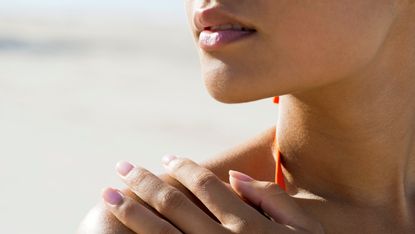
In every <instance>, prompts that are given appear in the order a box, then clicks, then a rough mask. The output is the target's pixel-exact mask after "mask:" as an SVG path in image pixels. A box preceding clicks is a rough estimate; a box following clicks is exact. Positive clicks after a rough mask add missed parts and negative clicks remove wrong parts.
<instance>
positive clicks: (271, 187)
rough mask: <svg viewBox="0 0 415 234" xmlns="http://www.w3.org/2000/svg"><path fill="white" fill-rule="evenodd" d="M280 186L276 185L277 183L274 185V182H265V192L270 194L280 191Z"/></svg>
mask: <svg viewBox="0 0 415 234" xmlns="http://www.w3.org/2000/svg"><path fill="white" fill-rule="evenodd" d="M278 189H279V188H278V186H277V185H276V184H275V183H272V182H265V184H264V191H265V192H266V193H268V192H275V191H278Z"/></svg>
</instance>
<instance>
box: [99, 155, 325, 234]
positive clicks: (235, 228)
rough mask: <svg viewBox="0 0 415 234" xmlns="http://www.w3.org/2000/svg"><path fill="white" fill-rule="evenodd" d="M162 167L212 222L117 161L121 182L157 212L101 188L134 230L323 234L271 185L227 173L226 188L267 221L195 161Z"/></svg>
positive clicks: (154, 179)
mask: <svg viewBox="0 0 415 234" xmlns="http://www.w3.org/2000/svg"><path fill="white" fill-rule="evenodd" d="M165 167H166V169H167V171H168V173H169V174H170V176H172V177H174V178H175V179H177V180H178V181H179V182H180V183H182V184H183V185H184V186H185V187H187V188H188V189H189V190H190V191H191V192H192V193H193V194H194V195H196V197H198V198H199V199H200V201H201V202H202V203H203V204H204V205H205V206H206V207H207V208H208V209H209V210H210V211H211V212H212V213H213V214H214V215H215V217H216V218H217V219H218V222H216V221H215V220H214V219H212V218H210V217H209V216H208V215H207V214H206V213H204V212H203V211H202V210H201V209H200V208H198V207H197V206H196V205H194V203H192V202H191V201H190V200H188V199H187V197H186V196H184V195H183V194H182V193H181V192H180V191H179V190H177V189H175V188H174V187H172V186H170V185H167V184H165V183H164V182H163V181H161V180H160V179H159V178H158V177H156V176H155V175H153V174H152V173H150V172H149V171H147V170H145V169H143V168H139V167H134V166H133V165H131V164H128V163H122V164H119V166H118V171H119V174H120V176H121V178H122V179H123V181H124V182H125V183H126V184H127V185H128V186H129V187H130V189H131V190H132V191H133V192H134V193H135V194H136V195H137V196H139V197H140V198H141V199H142V200H144V201H145V202H146V203H147V204H149V205H150V206H152V207H153V208H154V209H156V210H157V211H158V212H159V213H160V214H161V215H162V216H163V218H162V217H159V216H157V215H156V214H155V213H153V212H151V211H150V210H149V209H147V208H145V207H144V206H143V205H141V204H139V203H137V202H135V201H134V200H132V199H130V198H129V197H127V196H124V195H123V194H122V193H121V192H120V191H118V190H114V189H107V190H106V191H105V192H104V194H103V196H104V200H105V201H106V202H107V205H108V208H109V209H110V210H111V212H112V213H113V214H114V215H115V216H116V217H117V218H118V219H119V220H120V221H121V222H122V223H124V224H125V225H126V226H127V227H129V228H130V229H131V230H133V231H134V232H136V233H142V234H147V233H182V232H184V233H323V231H322V228H321V225H320V224H319V223H318V222H316V221H314V220H312V219H311V218H310V217H308V216H307V215H306V214H305V212H304V211H303V210H301V208H300V207H299V206H298V205H297V204H296V203H295V202H294V200H292V199H291V197H289V196H288V195H287V194H286V193H285V192H284V191H282V190H281V189H279V188H278V186H277V185H275V184H272V183H270V182H259V181H254V180H253V179H251V178H249V177H247V176H246V175H243V174H240V173H237V172H231V173H230V175H231V178H230V182H231V186H232V188H233V189H234V190H235V191H236V192H237V193H238V194H239V195H240V196H241V197H242V198H244V199H247V200H248V201H250V202H252V203H253V204H254V205H257V206H259V207H260V208H261V209H262V210H263V211H264V212H266V213H267V214H268V215H269V216H270V217H271V218H272V219H273V220H269V219H267V218H266V217H265V216H263V215H262V214H261V213H259V212H258V211H257V210H256V209H254V208H253V207H251V206H249V205H248V204H246V203H245V202H243V201H242V200H241V199H240V197H238V195H237V194H235V192H233V191H232V190H230V189H229V188H228V187H227V186H226V184H225V183H223V182H222V181H220V180H219V179H218V178H217V177H216V176H215V175H214V174H213V173H212V172H211V171H209V170H207V169H205V168H203V167H200V166H199V165H197V164H196V163H194V162H192V161H190V160H187V159H182V158H176V157H169V158H167V160H165Z"/></svg>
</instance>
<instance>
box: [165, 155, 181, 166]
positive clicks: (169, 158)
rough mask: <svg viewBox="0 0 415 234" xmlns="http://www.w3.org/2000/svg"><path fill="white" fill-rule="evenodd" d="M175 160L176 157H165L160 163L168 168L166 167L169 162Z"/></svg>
mask: <svg viewBox="0 0 415 234" xmlns="http://www.w3.org/2000/svg"><path fill="white" fill-rule="evenodd" d="M176 158H177V157H176V156H174V155H165V156H164V157H163V159H162V160H161V161H162V163H163V164H164V165H166V166H168V165H169V163H170V162H171V161H173V160H175V159H176Z"/></svg>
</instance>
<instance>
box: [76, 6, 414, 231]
mask: <svg viewBox="0 0 415 234" xmlns="http://www.w3.org/2000/svg"><path fill="white" fill-rule="evenodd" d="M185 2H186V9H187V14H188V18H189V24H190V27H191V30H192V32H193V35H194V38H195V41H196V42H197V41H198V37H199V33H200V31H198V29H197V27H196V25H195V22H194V16H195V14H198V13H200V12H201V11H203V10H206V9H210V8H218V9H221V11H222V12H226V14H228V15H232V16H233V17H235V18H237V19H238V20H239V21H241V23H244V24H245V26H249V28H253V29H255V30H256V32H255V34H253V35H252V36H250V37H249V38H245V39H243V40H239V41H236V42H233V43H230V44H227V45H224V46H221V47H220V48H218V49H215V50H205V49H203V48H200V47H198V52H199V55H200V61H201V67H202V75H203V79H204V81H205V84H206V88H207V89H208V91H209V92H210V94H211V95H212V97H214V98H215V99H217V100H218V101H220V102H224V103H243V102H249V101H255V100H260V99H264V98H269V97H273V96H281V98H280V104H279V116H278V122H277V127H276V137H277V141H278V145H279V148H280V151H281V153H282V155H283V173H284V177H285V179H286V184H287V193H288V195H289V196H286V197H284V199H283V200H285V202H283V201H282V200H281V197H280V196H279V195H275V194H272V193H275V191H277V188H276V187H272V188H273V189H271V190H268V191H265V190H264V189H263V188H270V186H269V185H272V186H275V184H271V183H270V184H265V185H264V186H263V187H262V190H261V189H260V188H259V189H253V187H250V189H248V190H245V192H247V191H251V193H252V194H253V195H252V194H251V195H252V197H251V198H252V199H248V200H250V201H251V202H252V201H253V200H255V199H257V201H258V200H261V199H265V200H266V198H273V199H268V203H267V204H268V207H265V208H266V209H264V210H267V209H268V211H269V212H268V213H272V212H275V213H278V215H281V217H282V218H283V219H284V220H285V221H286V222H288V223H290V222H292V223H293V224H294V227H295V226H296V225H298V227H299V229H297V230H295V232H290V231H288V230H287V229H277V228H280V226H278V225H274V224H272V225H271V226H269V225H268V223H267V222H266V221H264V219H263V217H262V216H261V217H257V216H255V215H253V216H249V217H250V218H251V219H250V221H251V223H255V224H256V225H257V226H255V228H258V230H262V232H259V233H267V232H270V233H273V232H277V231H276V230H278V232H277V233H336V234H338V233H415V142H414V141H415V136H414V132H415V23H414V22H415V1H414V0H366V1H365V0H336V1H333V0H330V1H329V0H313V1H310V0H298V1H296V0H281V1H277V0H216V1H215V0H212V1H209V0H186V1H185ZM196 44H197V43H196ZM270 105H272V104H271V103H270ZM270 108H272V107H270ZM261 139H262V140H256V141H255V140H254V141H253V142H252V145H255V144H258V145H260V144H261V147H258V148H255V150H252V151H248V150H246V151H237V153H235V154H234V155H236V156H235V157H233V159H235V160H230V161H231V162H232V163H230V165H226V163H224V162H225V160H224V161H221V163H219V164H218V165H220V166H214V167H211V168H214V169H217V171H218V172H220V173H222V171H224V170H225V169H227V168H229V167H233V166H235V165H236V163H237V162H238V160H236V159H238V157H240V158H245V156H244V154H245V153H247V152H252V153H256V154H255V155H256V156H257V157H258V159H257V160H255V159H252V160H247V161H244V163H242V164H244V165H243V166H241V164H239V166H241V168H244V170H248V168H249V167H250V166H251V167H253V166H254V165H261V166H262V165H263V168H261V171H270V170H268V169H271V170H272V169H273V165H272V164H270V163H268V164H267V163H264V164H261V163H263V160H264V158H260V156H261V155H263V153H262V152H268V151H266V150H265V151H261V150H258V149H260V148H261V149H265V148H266V145H269V142H271V141H272V139H273V138H270V137H267V138H261ZM264 142H265V143H264ZM266 142H268V143H266ZM258 152H260V153H258ZM247 155H248V154H247ZM230 158H231V156H229V158H228V159H230ZM180 160H181V161H180V162H181V163H184V162H185V165H187V166H181V167H177V166H176V169H170V172H169V173H170V175H171V176H172V177H174V178H176V179H177V180H178V181H179V182H181V183H182V184H183V185H187V186H188V188H193V190H192V189H190V190H191V192H192V193H194V194H195V195H196V197H198V198H205V199H206V198H211V197H212V199H210V202H207V203H205V205H207V206H208V207H214V209H215V212H214V213H215V215H216V216H217V217H218V216H219V217H220V216H223V215H225V214H226V209H228V208H231V209H232V210H233V209H235V210H239V209H241V210H243V209H245V208H243V207H245V204H243V203H240V201H239V200H237V201H232V202H223V201H221V199H213V198H214V197H215V196H216V197H217V194H219V193H220V194H222V193H223V196H224V197H226V196H230V195H229V191H228V190H226V189H225V188H222V187H224V186H223V185H222V184H221V183H219V182H217V180H214V181H216V182H214V183H209V184H210V186H211V187H209V189H206V188H205V189H204V190H203V189H202V190H201V188H200V186H199V187H198V186H196V185H195V184H192V183H195V181H192V180H189V178H191V176H192V175H195V174H199V173H202V174H199V175H203V173H205V174H204V175H206V173H207V174H209V173H210V172H209V170H206V169H204V168H202V167H200V166H197V165H195V164H193V163H191V162H189V161H186V160H184V159H180ZM221 164H222V165H221ZM176 165H177V164H176ZM179 165H180V164H179ZM189 165H191V166H189ZM211 165H212V164H211ZM225 165H226V166H225ZM266 166H269V167H270V168H266ZM221 167H222V168H221ZM271 167H272V168H271ZM218 168H221V169H218ZM133 171H134V173H133V174H129V175H128V176H124V177H122V178H123V180H124V182H125V183H126V184H127V186H128V187H129V188H130V189H131V190H132V191H133V192H134V193H135V194H136V195H137V196H139V197H143V198H147V199H148V201H147V203H148V204H149V205H150V206H152V207H153V208H155V209H156V210H158V211H160V210H161V211H160V212H161V213H163V212H162V210H163V209H160V204H161V203H162V201H163V198H165V197H163V196H161V198H160V199H161V200H157V199H153V198H154V197H158V196H159V195H160V193H158V192H157V191H159V190H160V188H167V187H168V186H167V185H166V184H165V183H164V182H162V181H161V180H159V179H157V177H155V176H152V175H151V174H148V175H150V176H149V177H145V178H146V183H148V186H144V187H142V188H140V187H139V184H140V183H135V182H137V181H142V179H143V178H144V177H142V171H141V169H137V168H136V169H134V170H133ZM252 173H254V172H252ZM218 174H219V173H218ZM140 175H141V176H140ZM179 175H180V176H179ZM218 176H219V175H218ZM220 177H221V179H222V180H224V179H223V178H224V176H223V175H221V176H220ZM265 177H267V176H265V175H264V178H265ZM200 178H203V176H199V179H200ZM267 178H268V177H267ZM230 181H231V185H232V186H233V189H234V190H235V191H236V192H237V193H238V194H239V195H240V193H241V191H239V190H238V183H236V182H235V181H233V182H232V178H230ZM199 182H200V181H199ZM143 188H145V189H143ZM239 188H241V187H239ZM251 188H252V189H251ZM163 191H165V190H163ZM182 191H184V190H182ZM201 191H202V192H201ZM203 191H204V192H203ZM252 191H253V192H252ZM278 192H280V191H279V190H278ZM242 193H243V192H242ZM215 194H216V195H215ZM284 194H285V193H284ZM104 195H105V194H104ZM285 195H286V194H285ZM285 195H284V196H285ZM253 197H255V199H254V198H253ZM200 200H202V201H203V200H204V199H200ZM164 201H165V200H164ZM292 201H295V203H294V204H293V203H292ZM124 202H127V203H128V204H134V207H139V206H138V205H137V204H138V203H137V204H135V203H134V201H132V200H129V199H127V198H126V199H125V200H124ZM127 203H122V204H124V206H125V205H126V204H127ZM253 203H254V204H256V203H255V202H253ZM186 204H187V203H186ZM276 204H277V205H276ZM107 205H108V204H107ZM296 205H298V206H299V207H300V209H297V208H295V207H296ZM189 207H190V205H189ZM158 208H159V209H158ZM176 208H177V207H176ZM108 210H110V212H112V214H114V215H115V216H116V217H117V218H118V220H119V221H121V222H122V223H124V224H125V225H126V226H128V227H130V228H132V227H133V226H134V227H135V228H136V229H134V230H137V231H136V232H137V233H140V232H141V233H145V231H143V230H146V231H148V233H155V232H156V231H159V230H156V229H152V228H155V227H156V226H157V225H153V226H151V227H150V226H149V223H151V222H144V220H145V219H144V217H147V216H145V214H147V213H148V212H147V213H146V211H143V209H142V207H141V208H140V209H138V208H137V209H136V210H137V212H132V213H131V215H125V213H123V212H124V211H123V210H122V209H121V208H120V206H111V205H109V206H108ZM173 211H174V212H176V213H175V214H170V216H169V215H168V214H165V217H170V220H171V221H172V220H173V221H172V222H173V223H175V224H176V226H177V227H179V228H181V230H182V231H183V230H195V229H192V228H196V227H195V225H196V226H197V227H200V226H203V227H204V228H203V229H200V230H202V231H204V232H203V233H205V232H206V233H229V232H228V229H223V226H222V225H220V227H219V226H217V225H216V224H212V220H211V219H210V218H206V217H205V216H204V215H201V214H200V212H199V210H198V209H197V208H195V207H193V206H192V208H187V210H186V208H183V207H182V209H179V208H177V209H174V210H173ZM100 212H102V211H100ZM181 212H182V213H181ZM186 212H187V213H189V212H191V213H192V214H193V213H194V214H198V215H199V216H200V217H199V218H198V216H197V215H195V216H192V218H193V219H192V222H184V221H186V220H185V219H186V218H182V217H186V216H185V215H184V214H186ZM166 213H168V212H166ZM247 213H249V212H248V211H246V212H245V210H244V211H243V212H239V213H238V212H234V216H235V217H236V220H239V219H238V218H240V217H243V216H244V215H246V214H247ZM123 214H124V215H123ZM94 215H95V216H94ZM94 215H91V218H90V219H89V220H92V221H88V220H87V221H86V223H87V224H88V225H89V226H88V225H84V227H83V228H84V229H82V230H86V231H84V232H80V233H104V231H101V232H93V231H90V230H98V229H99V228H97V227H100V225H101V224H100V222H97V221H94V219H95V220H101V219H104V220H106V221H104V225H101V226H105V228H104V230H106V232H105V233H113V232H114V231H112V232H111V231H108V230H116V232H117V233H130V232H129V231H125V230H126V229H124V226H121V225H120V224H119V223H115V222H114V221H113V220H116V219H115V218H114V217H113V216H109V215H108V213H105V212H103V215H96V214H94ZM149 216H151V215H148V217H147V218H148V220H152V221H154V223H157V222H159V223H160V222H164V221H163V220H161V219H156V218H154V217H153V218H149ZM202 216H203V217H202ZM225 216H226V215H225ZM283 216H284V217H285V218H284V217H283ZM97 217H98V218H97ZM102 217H104V218H102ZM281 217H276V218H277V221H281V220H279V219H281ZM245 218H246V217H245ZM108 220H110V221H108ZM138 220H140V221H141V223H140V222H138ZM105 222H106V223H105ZM239 223H240V222H239ZM222 224H223V225H224V226H225V227H228V226H227V225H226V222H222ZM319 225H321V226H319ZM248 226H249V225H248ZM91 227H92V228H91ZM320 227H322V229H320ZM251 228H252V227H251ZM273 228H275V230H274V229H273ZM99 230H101V229H99ZM120 230H123V231H120ZM224 230H225V231H224ZM236 230H237V231H234V232H232V233H253V232H252V231H251V232H249V230H253V229H246V227H245V229H244V228H243V227H242V228H240V227H239V226H238V227H237V228H236ZM255 230H257V229H255ZM301 230H307V232H300V231H301ZM175 231H176V232H172V233H179V232H180V231H179V230H175ZM297 231H298V232H297ZM189 233H192V232H191V231H190V232H189Z"/></svg>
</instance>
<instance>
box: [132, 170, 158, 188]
mask: <svg viewBox="0 0 415 234" xmlns="http://www.w3.org/2000/svg"><path fill="white" fill-rule="evenodd" d="M151 176H152V174H151V172H149V171H147V170H145V169H142V168H137V169H135V170H134V172H133V173H130V176H129V177H128V181H129V183H130V184H132V185H136V186H137V185H139V184H143V183H146V182H147V181H149V180H150V179H151Z"/></svg>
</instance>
